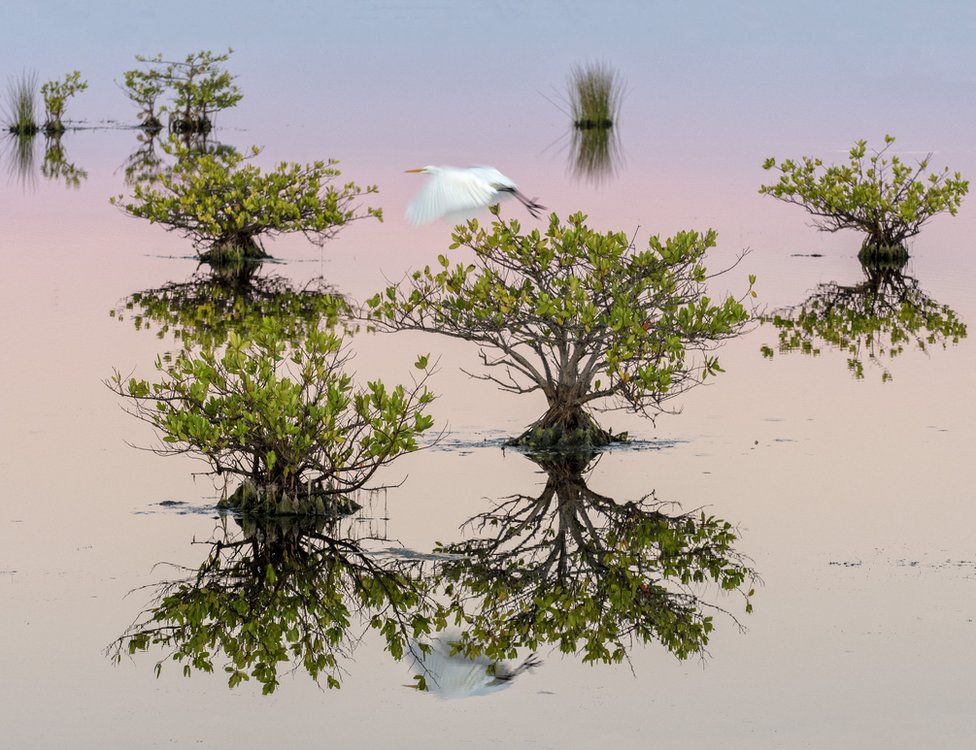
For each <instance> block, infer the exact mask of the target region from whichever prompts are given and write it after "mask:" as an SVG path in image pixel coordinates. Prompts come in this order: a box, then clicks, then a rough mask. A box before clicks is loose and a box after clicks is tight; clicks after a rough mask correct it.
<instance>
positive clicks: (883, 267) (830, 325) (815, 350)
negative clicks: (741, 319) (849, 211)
mask: <svg viewBox="0 0 976 750" xmlns="http://www.w3.org/2000/svg"><path fill="white" fill-rule="evenodd" d="M861 268H862V270H863V272H864V279H863V280H862V281H860V282H858V283H856V284H848V285H844V284H837V283H835V282H830V283H827V284H820V285H819V286H817V288H816V289H814V291H813V292H812V293H811V294H810V296H809V297H807V299H805V300H804V301H803V302H801V303H800V304H799V305H794V306H793V307H787V308H783V309H781V310H777V311H776V312H774V313H772V314H771V315H767V316H765V317H764V318H763V322H765V323H769V324H771V325H773V326H774V327H775V328H776V329H778V332H779V342H778V346H777V349H778V351H779V352H780V353H787V352H794V351H798V352H801V353H803V354H808V355H812V356H817V355H819V354H820V352H821V349H822V348H823V347H828V348H833V349H838V350H840V351H842V352H844V353H845V354H846V355H847V367H848V369H849V370H850V371H851V373H852V374H853V375H854V377H856V378H863V377H864V366H865V364H866V363H872V364H876V365H878V366H879V367H880V368H881V379H882V380H883V381H888V380H891V378H892V375H891V372H890V371H889V369H888V367H887V364H886V363H887V362H888V361H890V360H891V359H893V358H894V357H897V356H898V355H900V354H902V353H903V352H904V351H905V350H906V349H911V348H914V349H917V350H919V351H922V352H928V351H929V350H930V349H931V348H933V347H936V346H941V347H942V348H943V349H945V348H946V347H947V345H948V344H949V343H952V344H957V343H959V341H960V340H961V339H964V338H965V337H966V333H967V331H966V324H965V323H963V322H962V321H961V320H960V319H959V316H958V315H957V314H956V313H955V311H954V310H952V309H951V308H950V307H948V306H947V305H942V304H939V303H938V302H936V301H935V300H934V299H932V298H931V297H929V296H928V295H927V294H926V293H925V292H924V291H923V290H922V289H921V287H920V286H919V283H918V281H917V280H916V279H914V278H913V277H911V276H908V275H906V274H905V273H904V265H903V264H867V265H865V264H862V266H861ZM774 354H775V351H774V350H773V349H772V347H769V346H765V347H763V355H764V356H766V357H773V356H774Z"/></svg>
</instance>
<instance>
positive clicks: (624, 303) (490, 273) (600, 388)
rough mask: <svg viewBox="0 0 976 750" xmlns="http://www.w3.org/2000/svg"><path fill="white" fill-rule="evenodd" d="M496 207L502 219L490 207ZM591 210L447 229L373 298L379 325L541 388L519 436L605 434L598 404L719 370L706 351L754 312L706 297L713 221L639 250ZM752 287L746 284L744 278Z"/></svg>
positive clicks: (657, 406) (660, 390)
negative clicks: (543, 220) (468, 352)
mask: <svg viewBox="0 0 976 750" xmlns="http://www.w3.org/2000/svg"><path fill="white" fill-rule="evenodd" d="M492 210H493V212H494V213H495V215H496V216H497V214H498V208H497V206H496V207H494V208H493V209H492ZM585 221H586V217H585V216H584V215H583V214H581V213H577V214H573V215H572V216H570V217H569V220H568V222H567V223H565V224H564V223H562V222H560V220H559V217H558V216H556V215H555V214H553V215H551V216H550V220H549V226H548V228H547V229H546V230H545V232H540V231H538V230H533V231H531V232H529V233H528V234H523V233H521V228H520V226H519V223H518V222H517V221H511V222H504V221H502V220H500V219H496V220H495V221H494V222H493V223H492V224H491V226H490V227H489V228H487V229H486V228H483V227H481V226H479V225H478V222H477V221H471V222H469V223H468V224H466V225H461V226H458V227H455V229H454V233H453V243H452V245H451V248H452V249H454V248H460V247H464V248H467V249H469V250H470V251H471V252H472V253H473V258H472V260H470V261H469V260H467V259H462V260H459V261H458V262H456V263H453V264H452V263H451V261H450V260H449V259H448V258H447V257H445V256H443V255H441V256H439V257H438V267H437V268H436V269H432V268H431V267H430V266H428V267H426V268H424V269H423V270H421V271H416V272H415V273H413V274H412V276H410V277H409V278H408V279H405V280H404V281H403V282H402V283H401V284H399V285H394V286H390V287H389V288H387V289H386V290H385V291H384V292H382V293H380V294H377V295H375V296H374V297H373V298H372V299H370V300H368V309H367V315H368V317H369V318H370V320H371V321H372V325H373V326H375V328H377V329H379V330H387V331H403V330H418V331H429V332H432V333H438V334H442V335H445V336H451V337H453V338H458V339H463V340H465V341H471V342H474V343H476V344H478V345H479V346H480V347H481V351H480V354H481V361H482V364H483V365H484V367H485V368H486V370H485V371H484V373H483V374H481V375H477V377H480V378H482V379H484V380H488V381H491V382H493V383H495V384H496V385H498V386H499V387H500V388H502V389H503V390H505V391H508V392H511V393H517V394H526V393H532V392H535V391H539V392H541V393H542V394H543V395H544V396H545V397H546V400H547V402H548V409H547V410H546V412H545V413H544V414H543V415H542V416H541V417H540V418H539V419H538V420H536V421H535V422H534V423H533V424H532V425H531V426H530V427H529V428H528V429H527V430H526V432H525V433H524V434H523V435H522V436H521V437H519V438H517V439H516V440H515V441H513V442H515V443H518V444H523V445H528V446H530V447H535V448H536V449H543V448H554V449H556V448H581V447H586V446H591V445H603V444H606V443H607V442H609V441H610V440H611V439H612V436H611V435H610V433H609V432H607V431H606V430H604V429H602V428H601V427H600V426H599V425H598V424H597V423H596V421H595V420H594V419H593V417H592V415H591V413H590V409H591V408H592V407H593V406H594V405H595V404H598V403H599V404H602V405H603V406H604V407H605V408H611V407H613V406H616V407H619V408H628V409H631V410H634V411H637V412H639V413H643V414H646V415H649V416H652V417H653V416H654V415H655V414H656V413H658V412H659V411H661V410H662V409H663V408H664V402H665V401H667V400H668V399H670V398H673V397H674V396H676V395H678V394H680V393H683V392H684V391H686V390H688V389H689V388H691V387H692V386H694V385H696V384H698V383H700V382H701V381H703V380H704V379H706V378H708V377H710V376H712V375H715V374H716V373H718V372H721V368H720V367H719V363H718V359H717V357H716V356H715V355H714V353H713V352H714V349H715V348H716V347H717V346H718V344H719V343H720V342H722V341H723V340H725V339H728V338H730V337H733V336H735V335H736V334H737V333H738V332H739V331H740V330H741V329H742V327H743V325H745V323H746V322H747V321H748V320H749V319H750V312H749V311H748V310H747V309H746V307H745V306H744V304H743V300H744V299H745V297H743V299H742V300H740V299H736V298H735V297H732V296H729V297H726V298H725V299H722V300H718V301H713V300H712V299H711V298H710V297H709V296H708V295H707V294H706V290H705V284H706V279H707V274H706V270H705V266H704V256H705V252H706V251H707V250H708V249H709V248H710V247H713V246H714V245H715V238H716V235H715V232H713V231H708V232H705V233H704V234H701V233H698V232H679V233H678V234H676V235H675V236H674V237H670V238H668V239H663V240H662V239H661V238H660V237H657V236H653V237H651V238H650V239H649V240H648V243H647V248H646V249H645V250H640V251H638V250H637V249H636V248H635V247H634V246H633V244H632V243H631V240H630V239H629V238H628V237H627V235H625V234H624V233H623V232H607V233H605V234H603V233H600V232H597V231H595V230H593V229H590V228H589V227H588V226H586V223H585ZM746 294H747V295H750V294H754V293H753V292H752V289H751V283H750V289H749V290H748V291H747V293H746Z"/></svg>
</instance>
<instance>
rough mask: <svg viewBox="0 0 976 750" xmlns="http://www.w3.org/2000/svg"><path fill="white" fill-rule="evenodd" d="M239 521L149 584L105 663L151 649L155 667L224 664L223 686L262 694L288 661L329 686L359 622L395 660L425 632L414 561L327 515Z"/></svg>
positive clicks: (424, 605)
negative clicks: (179, 572) (173, 573)
mask: <svg viewBox="0 0 976 750" xmlns="http://www.w3.org/2000/svg"><path fill="white" fill-rule="evenodd" d="M240 523H241V524H242V527H243V528H242V529H241V530H240V531H238V532H236V533H235V532H233V531H229V530H227V529H226V527H224V529H223V530H222V533H218V535H217V537H216V538H215V539H214V540H213V541H212V542H211V545H210V553H209V555H208V557H207V559H206V560H205V561H204V562H203V563H202V564H201V565H200V567H199V569H198V570H197V571H196V572H195V573H194V574H193V575H190V576H188V577H185V578H181V579H177V580H172V581H166V582H163V583H161V584H159V586H158V589H157V596H156V599H155V601H154V602H153V603H152V604H151V605H150V607H149V608H148V609H147V610H146V611H145V612H143V613H142V615H141V616H140V617H139V618H138V619H137V620H136V621H135V622H134V623H133V624H132V625H131V626H130V627H129V628H128V630H127V631H126V632H125V634H123V635H122V636H121V637H120V638H118V639H117V640H116V641H115V642H114V643H113V644H112V645H111V646H110V647H109V654H110V656H111V657H112V658H113V660H115V661H116V662H118V661H120V660H121V658H122V656H123V655H124V654H136V653H138V652H144V651H149V650H150V649H161V650H164V651H165V652H166V656H164V657H163V658H161V659H160V660H159V661H158V662H157V663H156V665H155V670H156V674H157V676H158V675H159V674H160V673H161V671H162V669H163V665H164V663H165V662H167V661H172V662H176V663H177V664H181V665H182V668H183V674H184V675H185V676H187V677H189V676H190V675H191V674H192V673H193V672H194V671H198V672H213V671H214V670H215V669H222V670H223V672H224V673H225V674H226V675H227V684H228V685H229V687H231V688H233V687H235V686H237V685H238V684H240V683H241V682H244V681H249V680H251V679H252V678H253V679H254V680H255V681H256V682H257V683H259V684H260V685H261V688H262V691H263V692H264V693H265V694H268V693H272V692H274V690H275V688H277V686H278V679H279V672H280V671H281V670H282V669H284V668H288V667H292V666H293V667H294V668H295V669H303V670H304V671H305V672H307V673H308V675H309V676H310V677H311V678H312V679H314V680H315V681H316V682H320V683H321V682H322V681H324V683H325V685H327V686H328V687H329V688H338V687H340V677H341V674H342V671H343V670H342V661H343V660H344V659H346V658H349V657H351V655H352V652H353V650H354V647H355V646H356V644H357V643H358V641H359V640H360V636H361V630H362V628H363V627H369V628H371V629H373V630H376V631H378V632H379V633H380V634H381V635H382V638H383V640H384V642H385V645H386V649H387V650H388V651H389V652H390V654H391V655H392V656H393V657H394V658H396V659H400V658H401V657H402V656H403V654H404V652H405V650H406V649H408V648H410V645H409V644H410V643H411V641H413V640H414V639H418V638H423V637H424V636H425V635H426V634H427V633H429V632H430V630H431V627H432V621H433V619H434V614H433V613H434V609H435V607H434V605H433V604H432V602H431V600H430V598H429V596H428V592H427V590H426V582H425V580H424V578H423V577H422V576H420V575H419V574H418V567H417V565H416V564H415V563H412V564H411V563H405V562H402V561H398V560H395V559H393V558H391V557H389V556H384V555H382V554H378V553H377V552H376V551H375V550H368V549H367V548H366V547H365V546H364V545H365V540H361V539H359V540H357V539H354V538H352V537H351V536H349V535H347V534H339V533H337V524H336V523H334V522H329V523H327V522H326V521H325V520H321V521H318V522H311V521H309V520H308V519H301V520H291V521H287V520H284V519H261V520H255V519H252V518H249V517H247V516H245V517H244V518H243V519H242V520H241V522H240ZM350 628H355V632H351V631H350Z"/></svg>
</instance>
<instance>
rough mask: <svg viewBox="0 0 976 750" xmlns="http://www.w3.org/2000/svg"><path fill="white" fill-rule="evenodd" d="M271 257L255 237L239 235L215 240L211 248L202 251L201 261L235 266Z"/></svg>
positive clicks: (212, 264) (215, 265) (218, 265)
mask: <svg viewBox="0 0 976 750" xmlns="http://www.w3.org/2000/svg"><path fill="white" fill-rule="evenodd" d="M269 257H271V256H269V255H268V254H267V253H266V252H265V251H264V248H263V247H261V245H260V244H259V243H258V242H257V240H255V239H254V237H252V236H250V235H239V236H234V237H227V238H225V239H222V240H219V241H217V242H215V243H214V244H213V245H212V246H211V247H210V249H208V250H205V251H204V252H202V253H200V262H201V263H206V264H208V265H210V266H212V267H214V268H227V267H231V268H233V267H238V266H240V265H241V264H244V263H253V262H255V261H261V260H264V259H265V258H269Z"/></svg>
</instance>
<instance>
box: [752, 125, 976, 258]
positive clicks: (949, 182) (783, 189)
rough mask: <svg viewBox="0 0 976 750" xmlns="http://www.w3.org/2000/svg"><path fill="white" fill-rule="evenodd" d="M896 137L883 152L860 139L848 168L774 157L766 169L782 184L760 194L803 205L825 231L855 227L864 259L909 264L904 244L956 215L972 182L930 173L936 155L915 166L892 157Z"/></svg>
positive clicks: (956, 175)
mask: <svg viewBox="0 0 976 750" xmlns="http://www.w3.org/2000/svg"><path fill="white" fill-rule="evenodd" d="M894 142H895V139H894V138H893V137H892V136H890V135H888V136H885V145H884V147H883V148H881V150H880V151H875V152H872V153H870V154H869V153H868V149H867V142H866V141H863V140H861V141H858V142H857V143H856V144H855V145H854V147H853V148H852V149H851V151H850V156H849V158H848V160H847V163H846V164H840V165H831V166H824V163H823V160H821V159H819V158H814V157H809V156H804V157H803V158H802V159H800V160H799V161H794V160H792V159H787V160H786V161H784V162H781V163H778V162H777V161H776V159H775V158H772V157H770V158H769V159H767V160H766V161H765V163H764V164H763V169H766V170H771V171H775V172H778V173H779V179H778V181H777V182H775V183H773V184H771V185H763V186H762V187H760V188H759V192H760V193H761V194H763V195H770V196H772V197H773V198H776V199H777V200H780V201H783V202H784V203H792V204H795V205H798V206H802V207H803V208H805V209H806V210H807V211H809V212H810V214H812V215H813V217H814V225H815V226H816V227H817V228H818V229H820V230H821V231H824V232H836V231H839V230H841V229H856V230H858V231H860V232H863V233H864V234H865V235H866V236H865V239H864V245H863V247H862V250H861V259H862V260H864V261H870V260H872V259H889V260H904V259H905V258H907V257H908V252H907V250H906V249H905V246H904V242H905V240H907V239H908V238H910V237H914V236H915V235H916V234H918V233H919V231H921V229H922V226H923V225H924V224H925V223H926V222H927V221H929V220H930V219H931V218H932V217H934V216H937V215H938V214H941V213H949V214H951V215H953V216H955V214H956V212H957V211H958V210H959V205H960V204H961V203H962V199H963V197H964V196H965V195H966V193H967V192H968V191H969V182H968V181H967V180H964V179H962V175H960V174H959V172H955V173H953V174H950V173H949V170H948V168H945V169H943V170H942V171H941V172H929V173H926V170H927V169H928V168H929V164H930V162H931V154H929V155H928V156H926V157H925V158H924V159H921V160H920V161H918V162H917V163H916V164H915V165H911V164H906V163H905V162H904V161H902V160H901V159H900V158H899V157H898V156H897V155H895V154H892V155H889V154H888V152H889V150H890V149H891V146H892V144H893V143H894Z"/></svg>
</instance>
